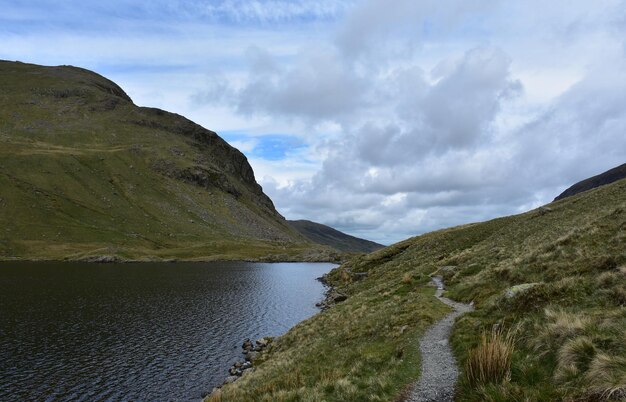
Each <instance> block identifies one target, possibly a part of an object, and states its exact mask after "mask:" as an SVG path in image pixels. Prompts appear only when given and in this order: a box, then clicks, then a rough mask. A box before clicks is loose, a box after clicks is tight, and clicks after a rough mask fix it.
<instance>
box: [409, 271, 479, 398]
mask: <svg viewBox="0 0 626 402" xmlns="http://www.w3.org/2000/svg"><path fill="white" fill-rule="evenodd" d="M433 282H434V283H435V285H436V286H437V292H436V293H435V296H436V297H437V298H438V299H439V300H441V301H442V302H443V303H445V304H447V305H448V306H450V307H452V308H453V309H454V311H453V312H452V313H450V314H448V315H447V316H446V317H445V318H444V319H442V320H441V321H439V322H437V323H436V324H435V325H433V326H432V327H430V328H429V329H428V331H426V334H425V335H424V336H423V337H422V339H421V340H420V352H421V354H422V376H421V377H420V380H419V382H418V383H417V384H415V385H414V387H413V389H412V390H411V393H410V394H409V396H408V398H407V399H406V402H434V401H436V402H452V401H453V400H454V385H455V384H456V379H457V377H458V375H459V371H458V368H457V365H456V359H455V358H454V355H453V354H452V349H451V348H450V345H449V343H448V339H449V337H450V331H451V330H452V325H453V324H454V320H456V318H457V317H459V316H460V315H462V314H464V313H466V312H468V311H472V310H473V307H472V306H471V305H469V304H463V303H457V302H455V301H453V300H450V299H448V298H447V297H443V296H442V294H443V289H444V286H443V281H442V279H441V277H439V276H437V277H434V278H433Z"/></svg>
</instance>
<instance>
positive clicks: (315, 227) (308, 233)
mask: <svg viewBox="0 0 626 402" xmlns="http://www.w3.org/2000/svg"><path fill="white" fill-rule="evenodd" d="M289 224H290V225H291V226H292V227H293V228H295V229H296V230H297V231H298V232H300V233H301V234H302V235H303V236H305V237H306V238H308V239H309V240H311V241H313V242H315V243H319V244H324V245H327V246H329V247H333V248H335V249H337V250H341V251H344V252H346V253H350V252H353V253H371V252H372V251H376V250H380V249H381V248H383V247H385V246H383V245H382V244H378V243H375V242H373V241H369V240H365V239H360V238H358V237H354V236H350V235H348V234H345V233H343V232H340V231H338V230H337V229H333V228H331V227H330V226H326V225H322V224H320V223H316V222H311V221H307V220H299V221H289Z"/></svg>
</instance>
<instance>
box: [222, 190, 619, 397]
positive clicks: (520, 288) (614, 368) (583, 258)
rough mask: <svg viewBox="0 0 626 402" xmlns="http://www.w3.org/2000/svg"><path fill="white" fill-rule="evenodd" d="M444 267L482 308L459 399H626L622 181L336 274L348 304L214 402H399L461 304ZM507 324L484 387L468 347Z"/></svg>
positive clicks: (466, 325) (467, 332)
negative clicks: (507, 352) (434, 327)
mask: <svg viewBox="0 0 626 402" xmlns="http://www.w3.org/2000/svg"><path fill="white" fill-rule="evenodd" d="M357 273H367V276H366V277H365V278H364V279H360V278H363V275H362V274H359V275H356V274H357ZM433 273H437V274H440V275H443V276H444V277H445V280H446V282H447V284H448V286H449V291H448V292H446V293H447V296H448V297H450V298H454V299H457V300H461V301H465V302H469V301H472V300H473V301H474V302H475V303H476V310H475V311H474V312H472V313H470V314H467V315H465V316H463V317H462V318H461V319H460V320H459V321H458V322H457V323H456V325H455V327H454V330H453V336H452V343H453V347H454V350H455V353H456V354H457V357H458V358H459V360H460V365H461V371H462V373H461V379H460V384H459V388H458V394H457V400H459V401H560V400H566V401H602V400H624V399H625V398H626V308H625V306H626V180H621V181H618V182H615V183H613V184H610V185H607V186H603V187H600V188H597V189H594V190H591V191H588V192H585V193H582V194H579V195H575V196H573V197H569V198H567V199H564V200H562V201H558V202H554V203H552V204H549V205H548V206H546V207H542V208H539V209H536V210H533V211H530V212H527V213H524V214H521V215H516V216H510V217H506V218H501V219H495V220H492V221H489V222H484V223H476V224H470V225H464V226H459V227H455V228H450V229H446V230H440V231H437V232H433V233H428V234H425V235H422V236H418V237H415V238H412V239H409V240H406V241H403V242H400V243H397V244H395V245H392V246H390V247H387V248H385V249H383V250H380V251H377V252H375V253H372V254H369V255H366V256H363V257H359V258H356V259H354V260H352V261H350V262H348V263H346V264H344V265H342V266H341V267H339V268H337V269H335V270H334V271H332V273H331V275H330V277H329V279H330V280H331V282H332V283H333V284H335V285H336V287H337V290H338V291H339V292H341V293H343V294H346V295H347V296H348V298H347V300H346V301H344V302H342V303H339V304H338V305H336V306H335V307H332V308H330V309H329V310H327V311H325V312H323V313H321V314H318V315H317V316H315V317H313V318H311V319H309V320H307V321H305V322H303V323H301V324H300V325H298V326H296V327H294V328H293V329H292V330H290V331H289V332H288V333H287V334H286V335H285V336H283V337H281V338H280V339H278V340H277V341H276V342H275V344H274V346H273V348H272V349H271V351H270V352H269V353H268V354H267V355H266V356H264V358H263V360H262V361H261V362H260V363H259V364H257V365H256V370H255V371H254V372H252V373H250V374H249V375H246V376H245V377H243V378H241V379H240V380H238V381H237V382H235V383H234V384H231V385H227V386H225V387H224V388H223V391H222V392H221V394H219V395H214V396H213V397H212V401H218V400H222V401H245V400H263V401H393V400H395V399H396V398H398V397H399V396H401V394H402V391H403V389H404V387H405V386H406V385H407V384H409V383H411V382H412V381H415V380H416V379H417V378H418V377H419V367H420V356H419V350H418V340H419V337H420V336H421V335H422V334H423V332H424V329H425V328H426V327H427V326H428V325H429V324H430V323H432V322H434V320H436V319H439V318H441V317H442V316H443V315H445V313H446V312H448V307H446V306H444V305H443V304H442V303H441V302H439V301H438V300H436V299H435V298H434V297H433V293H434V289H433V288H432V287H430V286H428V283H429V275H431V274H433ZM494 326H496V328H499V329H498V330H497V331H496V333H503V334H507V333H509V334H511V336H512V337H513V339H512V342H513V348H514V349H513V355H512V358H511V365H510V370H504V371H503V372H502V373H503V374H502V375H500V376H499V377H498V376H495V377H493V378H491V379H487V380H485V381H483V382H481V381H477V380H476V377H471V376H468V375H467V374H468V372H466V371H465V369H464V367H465V364H466V361H467V359H468V354H469V352H470V350H473V348H474V347H476V346H477V345H478V344H479V341H480V340H481V335H482V334H483V333H489V332H491V331H493V329H494ZM478 350H480V349H478ZM505 374H507V375H505Z"/></svg>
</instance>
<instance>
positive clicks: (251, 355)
mask: <svg viewBox="0 0 626 402" xmlns="http://www.w3.org/2000/svg"><path fill="white" fill-rule="evenodd" d="M259 355H260V353H259V352H254V351H253V352H249V353H248V354H247V355H246V360H247V361H249V362H254V361H255V360H256V359H258V358H259Z"/></svg>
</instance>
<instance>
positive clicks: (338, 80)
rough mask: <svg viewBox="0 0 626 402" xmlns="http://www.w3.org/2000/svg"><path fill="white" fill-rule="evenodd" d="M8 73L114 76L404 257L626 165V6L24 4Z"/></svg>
mask: <svg viewBox="0 0 626 402" xmlns="http://www.w3.org/2000/svg"><path fill="white" fill-rule="evenodd" d="M0 59H7V60H20V61H24V62H31V63H37V64H46V65H60V64H72V65H77V66H82V67H85V68H88V69H91V70H95V71H97V72H98V73H100V74H103V75H105V76H107V77H109V78H111V79H113V80H114V81H116V82H117V83H118V84H120V85H121V86H122V87H123V88H124V89H125V90H126V92H127V93H128V94H129V95H130V96H131V97H132V98H133V100H134V101H135V103H137V104H138V105H142V106H153V107H159V108H163V109H166V110H169V111H173V112H177V113H180V114H182V115H185V116H187V117H189V118H190V119H192V120H194V121H196V122H198V123H200V124H202V125H203V126H205V127H207V128H209V129H212V130H214V131H217V132H218V133H219V134H220V135H221V136H222V137H223V138H225V139H226V140H227V141H229V142H230V143H231V144H232V145H234V146H236V147H238V148H239V149H240V150H241V151H243V152H244V153H245V154H246V155H247V156H248V158H249V160H250V162H251V164H252V166H253V168H254V170H255V172H256V177H257V180H258V181H259V182H260V183H261V185H262V186H263V188H264V189H265V191H266V192H267V193H268V194H269V195H270V197H271V198H272V199H273V200H274V202H275V204H276V206H277V208H278V210H279V211H280V212H281V213H282V214H283V215H285V216H286V217H287V218H289V219H301V218H305V219H311V220H314V221H317V222H321V223H325V224H328V225H331V226H333V227H336V228H338V229H340V230H343V231H345V232H348V233H350V234H353V235H356V236H361V237H365V238H368V239H372V240H376V241H379V242H382V243H385V244H389V243H392V242H395V241H398V240H401V239H404V238H406V237H409V236H412V235H415V234H419V233H423V232H426V231H431V230H434V229H438V228H442V227H447V226H451V225H456V224H461V223H468V222H473V221H479V220H485V219H489V218H493V217H497V216H502V215H507V214H512V213H517V212H523V211H526V210H529V209H532V208H534V207H537V206H539V205H541V204H544V203H547V202H549V201H550V200H552V199H553V198H554V197H555V196H556V195H557V194H558V193H559V192H560V191H562V190H563V189H564V188H565V187H567V186H569V185H570V184H572V183H573V182H575V181H578V180H580V179H583V178H586V177H588V176H590V175H594V174H597V173H600V172H602V171H604V170H607V169H609V168H611V167H614V166H617V165H619V164H621V163H624V162H626V1H622V0H620V1H618V0H603V1H598V2H591V1H588V0H580V1H577V0H551V1H545V0H542V1H537V0H519V1H517V0H513V1H491V0H459V1H449V0H307V1H296V0H291V1H288V0H249V1H244V0H212V1H211V0H195V1H194V0H188V1H177V0H153V1H131V0H111V1H106V2H103V1H91V0H80V1H76V0H65V1H59V0H55V1H52V0H29V1H18V0H15V1H13V0H8V2H7V1H6V0H5V1H3V2H2V7H1V8H0Z"/></svg>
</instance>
